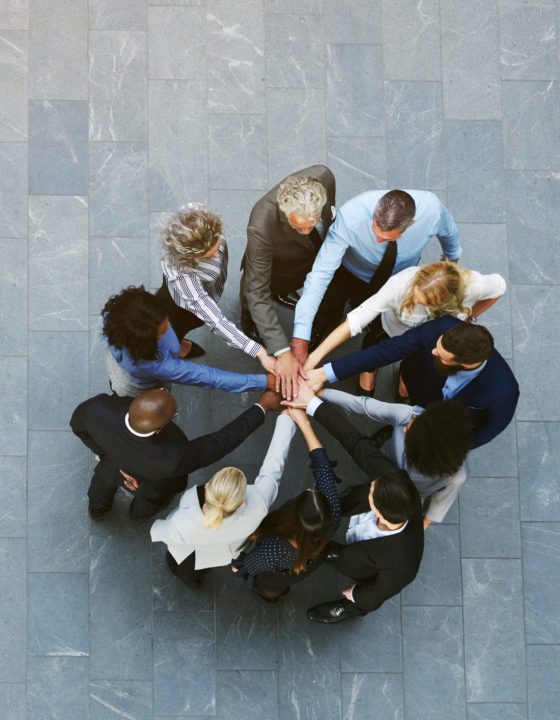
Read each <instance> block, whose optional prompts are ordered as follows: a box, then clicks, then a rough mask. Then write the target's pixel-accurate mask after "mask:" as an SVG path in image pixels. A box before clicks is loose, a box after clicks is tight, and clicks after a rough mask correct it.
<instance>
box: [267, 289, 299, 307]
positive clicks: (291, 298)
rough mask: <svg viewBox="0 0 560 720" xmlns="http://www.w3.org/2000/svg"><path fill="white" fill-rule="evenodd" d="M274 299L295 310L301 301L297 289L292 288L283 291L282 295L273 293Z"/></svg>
mask: <svg viewBox="0 0 560 720" xmlns="http://www.w3.org/2000/svg"><path fill="white" fill-rule="evenodd" d="M272 299H273V300H274V301H276V302H277V303H279V304H280V305H283V306H284V307H287V308H291V309H292V310H293V308H295V306H296V305H297V304H298V302H299V293H298V292H296V291H295V290H290V291H289V292H287V293H282V294H281V295H280V294H279V295H273V296H272Z"/></svg>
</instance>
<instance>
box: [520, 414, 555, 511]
mask: <svg viewBox="0 0 560 720" xmlns="http://www.w3.org/2000/svg"><path fill="white" fill-rule="evenodd" d="M518 428H519V439H518V443H519V486H520V491H521V492H520V495H521V499H520V503H521V519H522V520H534V521H539V520H541V521H542V520H550V521H554V520H557V519H558V513H559V511H560V458H559V457H558V452H557V448H558V447H559V443H560V424H559V423H541V422H539V423H535V422H530V423H523V422H520V423H518Z"/></svg>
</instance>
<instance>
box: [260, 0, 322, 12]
mask: <svg viewBox="0 0 560 720" xmlns="http://www.w3.org/2000/svg"><path fill="white" fill-rule="evenodd" d="M323 3H324V0H264V9H265V12H268V13H271V14H273V13H275V14H282V13H288V14H290V15H292V14H295V13H301V14H302V15H303V14H305V15H320V14H321V13H322V11H323Z"/></svg>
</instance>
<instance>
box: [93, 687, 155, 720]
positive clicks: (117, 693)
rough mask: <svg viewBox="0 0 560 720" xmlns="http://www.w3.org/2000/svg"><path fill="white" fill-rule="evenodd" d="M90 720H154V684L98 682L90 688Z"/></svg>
mask: <svg viewBox="0 0 560 720" xmlns="http://www.w3.org/2000/svg"><path fill="white" fill-rule="evenodd" d="M89 698H90V701H89V713H90V714H89V717H90V720H114V718H115V716H117V717H121V716H122V717H123V718H126V717H127V716H128V717H129V718H130V717H133V718H134V720H152V717H153V715H152V712H153V699H152V683H151V682H141V681H134V680H128V681H125V680H123V681H107V680H96V681H93V682H91V683H90V686H89Z"/></svg>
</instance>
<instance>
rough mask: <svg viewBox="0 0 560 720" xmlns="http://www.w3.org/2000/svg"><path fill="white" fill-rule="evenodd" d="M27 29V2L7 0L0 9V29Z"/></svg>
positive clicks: (24, 0) (25, 0)
mask: <svg viewBox="0 0 560 720" xmlns="http://www.w3.org/2000/svg"><path fill="white" fill-rule="evenodd" d="M28 27H29V0H8V2H4V3H2V6H1V7H0V28H2V29H3V30H4V29H6V30H27V28H28Z"/></svg>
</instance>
